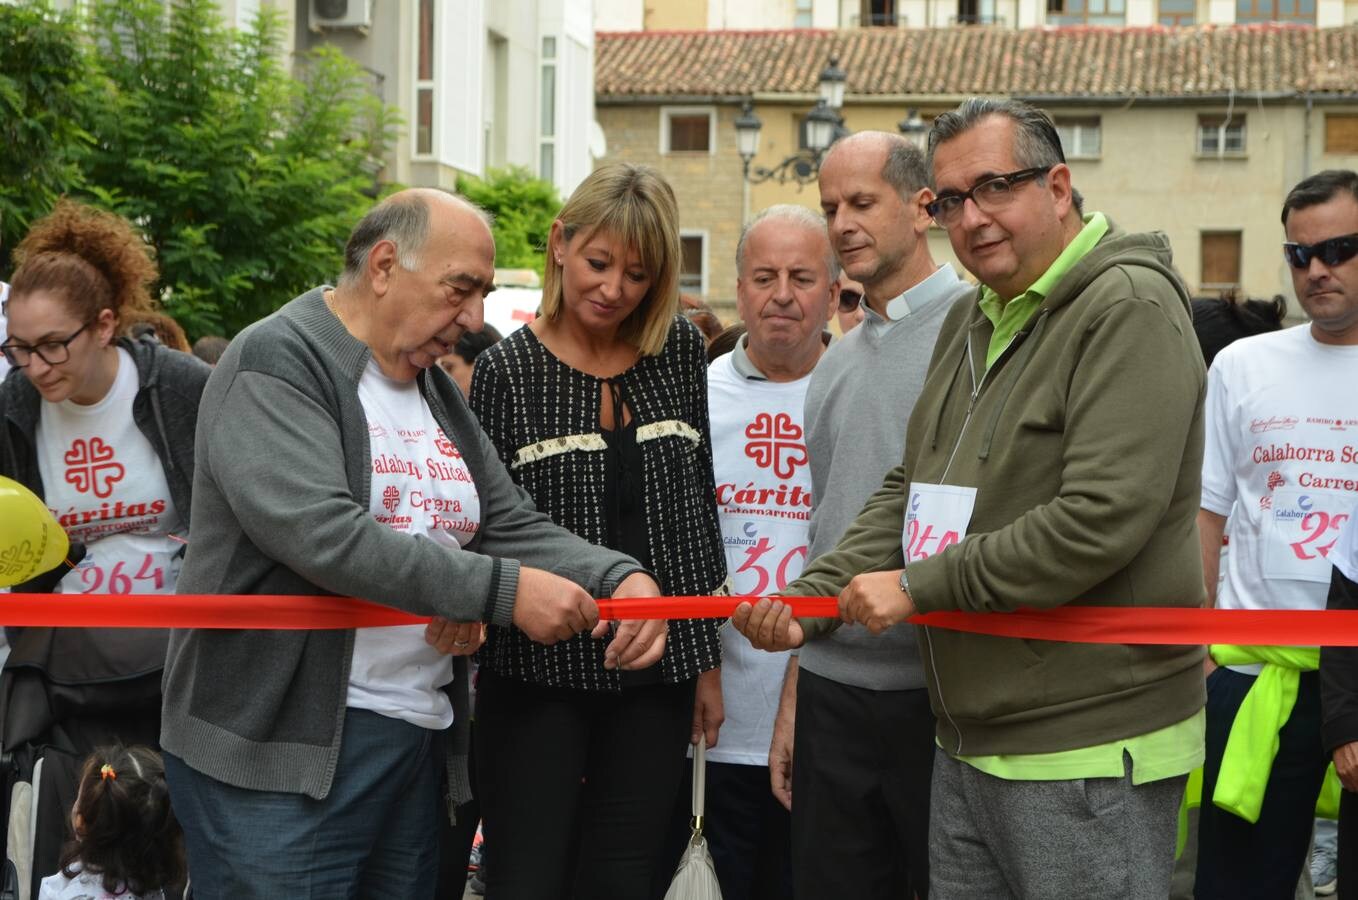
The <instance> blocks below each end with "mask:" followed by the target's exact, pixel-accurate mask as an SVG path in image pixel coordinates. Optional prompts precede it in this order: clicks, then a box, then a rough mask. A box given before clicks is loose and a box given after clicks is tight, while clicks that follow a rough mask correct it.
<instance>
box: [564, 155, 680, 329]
mask: <svg viewBox="0 0 1358 900" xmlns="http://www.w3.org/2000/svg"><path fill="white" fill-rule="evenodd" d="M557 220H558V221H560V222H561V226H562V227H561V230H562V234H563V236H564V237H565V239H566V240H567V241H570V240H574V239H575V237H576V235H578V234H585V235H587V236H593V235H594V234H596V233H598V232H600V231H603V232H606V233H607V234H609V235H611V236H613V237H614V238H615V239H617V240H619V241H621V242H622V243H624V244H626V245H628V246H629V247H634V248H636V251H637V255H639V256H640V257H641V264H642V266H643V267H644V268H645V269H646V271H647V273H649V274H650V276H651V289H650V290H649V291H647V293H646V297H645V299H644V300H642V301H641V305H640V306H638V307H637V308H636V310H634V311H633V312H632V314H631V315H630V316H628V317H627V318H626V319H624V320H623V322H622V325H621V326H619V328H618V337H620V338H622V339H623V340H624V341H627V342H628V343H629V344H633V345H634V346H636V348H637V351H638V352H640V353H641V354H642V355H643V356H657V355H659V354H660V352H661V351H662V350H664V349H665V338H666V336H668V335H669V331H670V326H671V324H672V320H673V319H674V316H675V315H677V314H678V312H679V261H680V253H681V251H680V245H679V204H678V203H677V202H676V201H675V199H674V191H673V190H672V189H671V188H670V186H669V183H668V182H666V181H665V179H664V178H663V177H661V175H660V173H659V172H657V171H656V170H655V169H652V168H651V167H650V166H639V165H633V164H631V163H623V162H613V163H605V164H604V165H602V166H600V167H599V168H597V169H595V170H594V171H593V172H592V173H591V174H590V175H589V177H588V178H586V179H585V180H584V181H582V182H581V183H580V186H579V187H577V188H576V189H575V192H574V193H572V194H571V196H570V199H569V200H567V201H566V205H565V206H563V207H561V213H560V214H559V215H558V216H557ZM546 268H547V272H546V277H545V278H544V279H543V287H542V314H543V315H544V316H546V317H547V318H548V319H549V320H551V321H557V320H558V319H560V317H561V310H562V307H563V305H564V302H563V301H564V292H565V288H564V285H563V283H562V277H561V267H560V266H559V265H557V264H556V260H554V259H553V258H552V255H551V253H550V252H549V253H548V255H547V267H546Z"/></svg>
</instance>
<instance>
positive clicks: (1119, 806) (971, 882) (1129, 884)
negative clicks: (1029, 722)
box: [929, 750, 1188, 900]
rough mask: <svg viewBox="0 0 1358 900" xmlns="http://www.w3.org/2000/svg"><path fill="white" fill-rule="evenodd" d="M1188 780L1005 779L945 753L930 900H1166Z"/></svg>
mask: <svg viewBox="0 0 1358 900" xmlns="http://www.w3.org/2000/svg"><path fill="white" fill-rule="evenodd" d="M1129 762H1130V761H1129V760H1127V759H1126V756H1125V754H1124V763H1129ZM1130 770H1131V766H1130V765H1127V769H1126V771H1128V772H1129V773H1130ZM1187 782H1188V776H1187V775H1183V776H1180V777H1178V778H1168V779H1165V780H1163V781H1153V782H1149V783H1147V784H1142V785H1136V786H1133V785H1132V779H1131V776H1130V774H1127V775H1124V776H1123V777H1121V778H1085V779H1077V780H1072V781H1007V780H1005V779H1003V778H996V777H994V776H993V775H987V774H985V773H984V772H981V771H980V770H978V769H975V768H972V767H971V766H969V765H967V764H966V763H963V762H958V761H957V760H955V759H953V758H952V757H951V756H949V755H948V754H947V753H944V752H943V751H942V750H937V751H936V752H935V756H934V781H933V792H932V796H931V802H930V814H929V897H930V900H972V898H976V897H985V898H987V900H1002V898H1015V900H1066V898H1072V900H1075V898H1088V897H1098V898H1099V900H1143V898H1144V900H1165V898H1166V897H1168V896H1169V879H1170V873H1171V872H1172V871H1173V869H1174V842H1175V837H1176V835H1177V831H1178V815H1179V804H1180V803H1181V802H1182V800H1183V795H1184V786H1185V785H1186V784H1187Z"/></svg>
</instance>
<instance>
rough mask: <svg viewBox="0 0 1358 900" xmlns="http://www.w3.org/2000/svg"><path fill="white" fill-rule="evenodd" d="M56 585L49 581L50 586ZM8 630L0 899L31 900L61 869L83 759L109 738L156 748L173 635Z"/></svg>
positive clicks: (0, 700) (0, 771) (0, 711)
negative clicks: (168, 648)
mask: <svg viewBox="0 0 1358 900" xmlns="http://www.w3.org/2000/svg"><path fill="white" fill-rule="evenodd" d="M59 574H60V573H58V577H59ZM53 585H55V579H53V580H52V581H51V584H49V585H47V590H50V589H51V586H53ZM32 587H33V586H31V585H25V586H24V588H28V589H30V590H31V589H32ZM0 602H3V598H0ZM7 632H8V637H9V642H10V646H11V650H10V655H9V658H8V659H7V660H6V661H5V665H4V669H3V672H0V817H2V818H3V826H4V831H3V833H4V835H5V862H4V868H3V870H0V900H32V898H35V897H37V896H38V886H39V884H40V883H41V882H42V879H43V877H45V876H47V875H51V874H53V873H54V872H56V871H57V868H58V857H59V856H60V853H61V847H62V844H63V843H65V841H66V839H67V838H68V837H69V827H70V826H69V821H70V816H71V807H72V805H73V804H74V803H75V794H76V786H77V781H78V779H79V776H80V768H81V766H82V764H83V763H84V761H85V758H86V757H88V756H89V755H90V753H92V752H93V751H94V750H95V749H97V748H99V747H101V746H104V745H106V744H110V743H113V742H115V741H119V742H122V743H124V744H146V745H148V746H152V747H159V745H160V740H159V739H160V678H161V672H162V670H163V669H164V667H165V650H166V645H167V643H168V640H169V632H168V631H166V630H164V629H127V628H103V629H99V628H22V629H7Z"/></svg>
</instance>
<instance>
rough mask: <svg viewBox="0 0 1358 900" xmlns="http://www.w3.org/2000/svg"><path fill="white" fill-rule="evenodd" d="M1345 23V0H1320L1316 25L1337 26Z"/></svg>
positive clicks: (1321, 26)
mask: <svg viewBox="0 0 1358 900" xmlns="http://www.w3.org/2000/svg"><path fill="white" fill-rule="evenodd" d="M1343 24H1344V0H1318V2H1317V3H1316V27H1317V28H1335V27H1338V26H1340V25H1343Z"/></svg>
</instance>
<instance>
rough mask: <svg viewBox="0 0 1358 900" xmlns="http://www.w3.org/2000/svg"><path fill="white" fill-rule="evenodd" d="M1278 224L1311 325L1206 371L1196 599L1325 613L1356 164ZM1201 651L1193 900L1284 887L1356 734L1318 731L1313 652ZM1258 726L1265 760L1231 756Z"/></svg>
mask: <svg viewBox="0 0 1358 900" xmlns="http://www.w3.org/2000/svg"><path fill="white" fill-rule="evenodd" d="M1282 221H1283V228H1284V230H1285V232H1286V236H1287V240H1286V242H1285V243H1284V244H1283V257H1284V259H1285V260H1286V261H1287V264H1288V266H1289V268H1290V269H1291V271H1292V283H1293V286H1294V287H1295V289H1296V293H1297V300H1298V302H1299V303H1300V304H1301V307H1302V309H1303V310H1304V311H1305V312H1306V314H1307V316H1308V317H1309V318H1310V320H1311V321H1310V323H1309V324H1305V325H1299V326H1297V327H1294V328H1289V329H1287V330H1285V331H1277V332H1271V333H1268V334H1261V335H1257V336H1254V337H1250V338H1245V339H1243V340H1240V341H1237V342H1235V343H1234V344H1231V345H1230V346H1229V347H1227V348H1226V349H1224V350H1222V351H1221V353H1219V354H1218V355H1217V357H1216V359H1215V361H1214V362H1213V363H1212V369H1211V372H1210V373H1209V375H1208V379H1207V405H1206V420H1207V440H1206V453H1205V457H1204V465H1203V476H1202V510H1201V512H1200V513H1199V516H1198V529H1199V533H1200V536H1201V541H1202V556H1203V568H1204V570H1205V572H1204V575H1205V579H1206V587H1207V593H1208V596H1209V598H1210V599H1213V600H1214V601H1215V604H1216V605H1217V606H1218V607H1221V608H1224V609H1298V610H1305V609H1324V608H1325V604H1326V593H1327V589H1328V587H1329V585H1330V577H1331V573H1332V566H1331V564H1330V559H1329V556H1330V550H1331V549H1332V548H1333V547H1334V546H1335V542H1336V539H1337V538H1338V536H1339V531H1340V527H1341V526H1342V525H1343V523H1344V522H1345V521H1347V520H1348V518H1349V516H1350V515H1351V514H1352V512H1353V508H1354V502H1355V499H1358V466H1355V462H1358V400H1355V399H1354V385H1355V384H1358V173H1354V172H1347V171H1327V172H1321V173H1319V174H1317V175H1313V176H1311V177H1310V178H1307V179H1305V180H1304V181H1302V182H1301V183H1300V184H1298V185H1297V186H1296V187H1294V188H1293V189H1292V191H1291V192H1290V193H1289V194H1288V195H1287V199H1286V200H1285V201H1284V203H1283V211H1282ZM1228 521H1229V530H1230V536H1231V545H1230V553H1229V554H1227V555H1226V557H1225V558H1224V559H1222V557H1221V553H1220V550H1221V546H1222V535H1223V533H1224V532H1225V531H1226V529H1227V523H1228ZM1219 576H1220V578H1221V580H1220V584H1219V586H1218V577H1219ZM1211 652H1212V658H1213V660H1214V664H1212V663H1209V669H1211V670H1212V671H1211V672H1210V674H1209V675H1208V678H1207V762H1206V764H1205V766H1204V768H1203V803H1202V812H1201V819H1200V822H1199V827H1198V841H1199V844H1198V868H1197V880H1196V892H1197V896H1199V897H1219V896H1231V895H1239V896H1246V895H1248V896H1258V897H1285V896H1290V895H1291V890H1292V887H1291V886H1292V885H1295V884H1296V881H1297V878H1298V876H1299V875H1300V874H1301V870H1302V866H1303V865H1304V864H1305V861H1306V858H1307V847H1308V843H1309V840H1310V832H1311V820H1312V817H1313V811H1314V809H1315V805H1316V798H1317V795H1318V794H1319V793H1320V790H1321V785H1322V782H1323V779H1324V777H1325V770H1326V767H1327V766H1328V765H1329V762H1330V758H1331V755H1330V752H1327V751H1332V752H1333V753H1334V758H1335V761H1336V764H1337V766H1338V767H1339V770H1340V775H1341V776H1346V779H1345V780H1346V782H1347V784H1348V785H1349V786H1350V787H1358V772H1355V771H1354V770H1353V766H1352V765H1351V764H1350V765H1349V766H1347V767H1346V766H1345V765H1344V763H1345V762H1346V761H1347V759H1348V758H1349V757H1350V756H1353V757H1358V746H1355V745H1354V744H1353V742H1354V741H1358V729H1355V728H1354V727H1353V725H1352V723H1347V724H1346V723H1344V722H1343V721H1342V717H1337V718H1336V720H1335V721H1334V722H1333V723H1327V724H1326V725H1325V727H1324V728H1323V729H1322V716H1321V687H1320V676H1319V675H1318V674H1317V672H1316V671H1315V669H1316V667H1317V665H1318V664H1319V659H1318V654H1317V653H1316V652H1315V651H1314V650H1309V649H1306V648H1278V647H1235V646H1218V645H1214V646H1213V647H1212V648H1211ZM1217 665H1219V666H1220V668H1217ZM1279 686H1281V688H1282V694H1281V697H1282V698H1283V699H1282V700H1281V704H1280V702H1279V701H1278V699H1276V698H1277V697H1278V696H1279V695H1278V694H1277V691H1278V689H1279ZM1270 696H1272V697H1274V698H1275V699H1273V700H1272V701H1270V700H1269V698H1270ZM1292 698H1295V699H1294V700H1292ZM1290 700H1291V701H1292V702H1289V701H1290ZM1288 707H1290V714H1289V710H1288ZM1263 721H1268V722H1271V727H1270V728H1269V729H1268V731H1267V734H1268V735H1269V736H1270V737H1272V736H1273V735H1276V740H1277V753H1276V755H1274V756H1272V758H1269V757H1268V756H1267V755H1265V756H1264V757H1263V758H1258V755H1257V754H1249V753H1242V752H1240V750H1241V747H1240V744H1239V742H1240V741H1241V740H1242V739H1243V737H1244V736H1245V734H1248V733H1254V732H1255V728H1254V726H1256V725H1258V724H1259V723H1260V722H1263ZM1233 735H1234V738H1233V739H1232V736H1233ZM1228 741H1230V743H1231V746H1230V747H1229V748H1228ZM1250 786H1255V787H1256V789H1255V790H1250V789H1249V788H1250Z"/></svg>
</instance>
